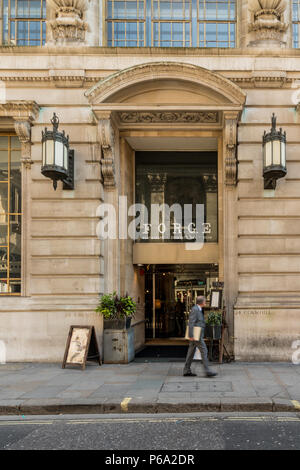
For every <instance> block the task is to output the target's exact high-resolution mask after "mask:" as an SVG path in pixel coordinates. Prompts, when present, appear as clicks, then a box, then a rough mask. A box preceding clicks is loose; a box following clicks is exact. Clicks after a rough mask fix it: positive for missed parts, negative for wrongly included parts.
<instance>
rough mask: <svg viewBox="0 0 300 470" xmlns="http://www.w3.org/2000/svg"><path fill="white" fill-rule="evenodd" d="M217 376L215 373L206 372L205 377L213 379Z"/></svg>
mask: <svg viewBox="0 0 300 470" xmlns="http://www.w3.org/2000/svg"><path fill="white" fill-rule="evenodd" d="M216 375H218V374H217V372H207V374H206V377H215V376H216Z"/></svg>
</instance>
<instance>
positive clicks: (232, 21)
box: [197, 0, 238, 49]
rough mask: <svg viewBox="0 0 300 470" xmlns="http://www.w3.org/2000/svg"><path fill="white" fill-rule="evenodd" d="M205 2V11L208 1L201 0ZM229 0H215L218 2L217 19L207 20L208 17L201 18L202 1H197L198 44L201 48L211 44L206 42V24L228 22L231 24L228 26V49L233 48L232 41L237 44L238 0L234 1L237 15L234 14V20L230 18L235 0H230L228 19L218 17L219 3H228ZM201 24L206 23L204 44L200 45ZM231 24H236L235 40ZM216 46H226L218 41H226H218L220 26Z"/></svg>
mask: <svg viewBox="0 0 300 470" xmlns="http://www.w3.org/2000/svg"><path fill="white" fill-rule="evenodd" d="M201 1H202V2H203V4H204V12H205V9H206V2H207V0H201ZM226 1H227V0H215V2H216V19H213V20H207V19H200V1H197V23H198V27H197V44H198V47H201V48H207V47H210V46H207V45H206V43H207V39H206V25H207V24H217V25H218V24H227V25H228V26H229V28H228V36H227V41H226V42H227V44H228V46H226V49H233V48H232V47H231V46H230V44H231V42H234V47H236V46H237V23H238V14H237V9H238V8H237V7H238V6H237V0H235V1H234V5H235V15H234V20H232V19H230V11H231V9H230V7H231V4H232V3H233V0H228V5H227V8H228V18H229V19H228V20H226V19H225V20H221V19H220V20H219V19H217V12H218V5H220V4H221V3H226ZM200 24H204V44H205V45H204V46H200ZM231 24H234V25H235V34H234V41H231V31H230V26H231ZM215 42H216V44H217V45H216V46H215V47H214V48H218V47H224V46H218V42H224V41H218V28H217V31H216V40H215Z"/></svg>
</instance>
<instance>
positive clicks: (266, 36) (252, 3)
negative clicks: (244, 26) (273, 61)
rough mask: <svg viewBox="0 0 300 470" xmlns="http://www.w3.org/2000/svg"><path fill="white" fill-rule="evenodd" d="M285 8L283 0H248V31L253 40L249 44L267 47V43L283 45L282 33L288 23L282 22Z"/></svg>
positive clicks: (284, 31)
mask: <svg viewBox="0 0 300 470" xmlns="http://www.w3.org/2000/svg"><path fill="white" fill-rule="evenodd" d="M285 9H286V2H285V0H249V10H250V12H251V13H252V15H253V17H252V21H251V23H250V24H249V33H252V37H253V40H252V41H251V42H250V44H249V46H252V47H268V45H277V46H280V47H282V46H284V45H285V44H286V43H285V42H284V34H285V33H286V31H287V29H288V25H287V24H285V23H284V22H283V14H284V11H285Z"/></svg>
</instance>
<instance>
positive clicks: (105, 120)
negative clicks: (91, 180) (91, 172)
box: [97, 114, 116, 189]
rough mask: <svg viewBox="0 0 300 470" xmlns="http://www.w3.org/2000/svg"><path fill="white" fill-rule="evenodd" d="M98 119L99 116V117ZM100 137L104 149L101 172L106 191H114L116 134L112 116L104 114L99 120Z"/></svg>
mask: <svg viewBox="0 0 300 470" xmlns="http://www.w3.org/2000/svg"><path fill="white" fill-rule="evenodd" d="M97 117H98V116H97ZM98 137H99V142H100V145H101V149H102V158H101V160H100V163H101V172H102V178H103V186H104V188H105V189H114V188H115V186H116V179H115V165H114V162H115V133H114V130H113V126H112V122H111V118H110V114H107V115H106V114H104V115H103V116H101V117H99V120H98Z"/></svg>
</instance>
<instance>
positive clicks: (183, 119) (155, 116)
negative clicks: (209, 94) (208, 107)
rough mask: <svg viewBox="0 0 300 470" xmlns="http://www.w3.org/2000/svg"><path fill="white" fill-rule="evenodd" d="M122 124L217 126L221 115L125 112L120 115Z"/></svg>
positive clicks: (207, 113) (186, 112)
mask: <svg viewBox="0 0 300 470" xmlns="http://www.w3.org/2000/svg"><path fill="white" fill-rule="evenodd" d="M119 119H120V122H121V123H125V124H126V123H133V124H136V123H170V122H174V123H177V122H178V123H200V124H217V123H218V122H219V113H218V112H217V111H207V112H202V111H201V112H193V111H161V112H156V111H146V112H142V111H132V112H130V111H126V112H125V111H124V112H120V113H119Z"/></svg>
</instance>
